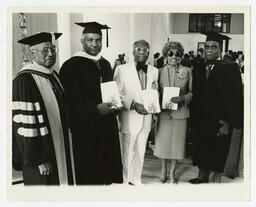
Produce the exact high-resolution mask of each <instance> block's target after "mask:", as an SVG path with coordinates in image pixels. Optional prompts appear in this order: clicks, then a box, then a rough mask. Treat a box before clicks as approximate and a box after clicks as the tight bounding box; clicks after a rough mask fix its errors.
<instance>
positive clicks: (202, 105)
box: [191, 60, 243, 172]
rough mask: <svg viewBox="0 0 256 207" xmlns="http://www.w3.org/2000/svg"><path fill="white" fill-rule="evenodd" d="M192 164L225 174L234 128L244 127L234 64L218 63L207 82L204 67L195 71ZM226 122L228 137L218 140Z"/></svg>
mask: <svg viewBox="0 0 256 207" xmlns="http://www.w3.org/2000/svg"><path fill="white" fill-rule="evenodd" d="M192 90H193V102H192V111H191V116H192V129H193V130H192V131H193V137H194V141H193V146H194V153H193V163H194V165H197V166H198V167H199V168H201V169H207V170H212V171H216V172H223V169H224V166H225V162H226V159H227V154H228V150H229V147H230V139H231V134H232V129H233V127H236V128H240V127H241V125H242V111H243V106H242V103H243V98H242V83H241V76H240V73H239V70H238V67H237V65H236V64H235V63H227V62H225V61H223V60H218V61H217V62H216V64H215V65H214V67H213V69H212V70H211V72H210V76H209V77H208V78H206V65H205V63H198V64H196V65H195V68H194V70H193V89H192ZM219 120H223V121H225V122H227V123H229V124H230V133H229V134H228V135H227V136H217V135H216V134H217V133H218V131H219V128H220V126H221V125H220V124H219Z"/></svg>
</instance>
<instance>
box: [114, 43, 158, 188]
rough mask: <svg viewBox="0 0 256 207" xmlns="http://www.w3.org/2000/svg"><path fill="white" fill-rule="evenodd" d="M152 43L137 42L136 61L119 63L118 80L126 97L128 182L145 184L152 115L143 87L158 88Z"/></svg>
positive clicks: (124, 146)
mask: <svg viewBox="0 0 256 207" xmlns="http://www.w3.org/2000/svg"><path fill="white" fill-rule="evenodd" d="M149 50H150V47H149V43H148V42H146V41H145V40H138V41H136V42H135V43H134V44H133V56H134V62H132V63H129V64H125V65H120V66H118V67H117V69H116V72H115V75H114V80H116V81H117V84H118V87H119V90H120V92H121V94H122V95H123V97H124V105H125V107H124V109H123V110H122V111H121V113H120V114H119V124H120V131H121V134H122V136H121V138H120V142H121V151H122V162H123V177H124V183H129V184H134V185H139V184H141V173H142V168H143V162H144V154H145V149H146V142H147V138H148V135H149V132H150V129H151V121H152V115H151V114H148V112H147V110H146V109H145V107H144V105H143V103H142V97H141V91H142V90H146V89H157V80H158V70H157V68H155V67H153V66H150V65H148V64H147V63H146V61H147V59H148V57H149Z"/></svg>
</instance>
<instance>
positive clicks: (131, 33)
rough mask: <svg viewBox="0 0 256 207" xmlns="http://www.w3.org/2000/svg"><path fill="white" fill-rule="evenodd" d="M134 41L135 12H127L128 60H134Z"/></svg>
mask: <svg viewBox="0 0 256 207" xmlns="http://www.w3.org/2000/svg"><path fill="white" fill-rule="evenodd" d="M134 41H135V14H134V13H133V14H129V36H128V42H129V44H128V47H129V48H128V51H129V54H128V61H129V62H132V61H134V57H133V43H134Z"/></svg>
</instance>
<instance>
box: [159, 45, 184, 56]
mask: <svg viewBox="0 0 256 207" xmlns="http://www.w3.org/2000/svg"><path fill="white" fill-rule="evenodd" d="M170 49H176V50H177V51H178V52H181V53H182V54H183V53H184V48H183V46H182V44H181V43H180V42H167V43H165V45H164V47H163V50H162V52H163V56H165V57H166V56H167V53H168V51H169V50H170Z"/></svg>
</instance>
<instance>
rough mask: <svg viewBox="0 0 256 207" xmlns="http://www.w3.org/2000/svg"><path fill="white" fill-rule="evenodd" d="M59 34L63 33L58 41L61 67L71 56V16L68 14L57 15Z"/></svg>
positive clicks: (59, 13) (60, 13)
mask: <svg viewBox="0 0 256 207" xmlns="http://www.w3.org/2000/svg"><path fill="white" fill-rule="evenodd" d="M57 26H58V32H61V33H63V34H62V36H61V37H60V38H59V39H58V48H59V65H60V66H61V65H62V64H63V63H64V62H65V61H66V60H67V59H68V58H70V56H71V45H70V42H71V38H70V15H69V13H66V12H58V13H57Z"/></svg>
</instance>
